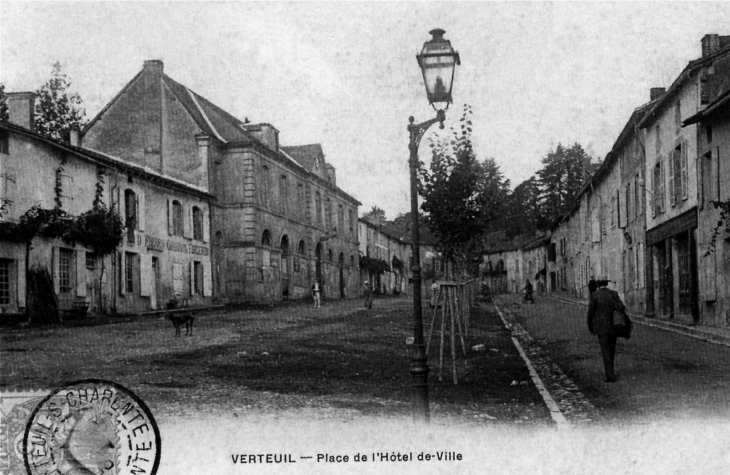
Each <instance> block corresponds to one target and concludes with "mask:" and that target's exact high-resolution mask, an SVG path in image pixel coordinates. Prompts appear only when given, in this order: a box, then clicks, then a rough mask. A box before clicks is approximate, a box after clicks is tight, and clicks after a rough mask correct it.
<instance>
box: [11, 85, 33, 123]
mask: <svg viewBox="0 0 730 475" xmlns="http://www.w3.org/2000/svg"><path fill="white" fill-rule="evenodd" d="M6 95H7V98H8V115H9V116H10V122H12V123H13V124H15V125H19V126H21V127H25V128H26V129H28V130H35V92H9V93H7V94H6Z"/></svg>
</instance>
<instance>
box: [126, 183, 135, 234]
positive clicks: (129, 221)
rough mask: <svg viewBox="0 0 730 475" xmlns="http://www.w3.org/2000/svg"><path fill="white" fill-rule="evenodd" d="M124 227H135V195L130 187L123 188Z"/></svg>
mask: <svg viewBox="0 0 730 475" xmlns="http://www.w3.org/2000/svg"><path fill="white" fill-rule="evenodd" d="M124 227H125V228H127V229H137V195H136V194H135V193H134V191H132V190H130V189H126V190H124Z"/></svg>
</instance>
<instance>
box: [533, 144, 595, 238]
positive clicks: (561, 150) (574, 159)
mask: <svg viewBox="0 0 730 475" xmlns="http://www.w3.org/2000/svg"><path fill="white" fill-rule="evenodd" d="M587 159H588V154H587V153H586V152H585V150H583V147H582V146H581V145H580V144H578V143H576V144H574V145H573V146H571V147H570V148H565V147H564V146H563V145H562V144H560V143H559V144H558V146H557V147H556V148H555V150H550V151H549V152H548V154H547V155H546V156H545V157H544V158H543V159H542V168H541V169H540V170H539V171H538V172H537V178H538V181H539V185H540V190H541V207H542V213H543V216H542V219H541V221H542V224H543V225H546V224H549V223H551V222H552V221H553V220H554V219H556V218H558V217H560V216H562V215H564V214H565V213H566V212H568V210H569V209H570V206H571V205H572V203H573V200H574V199H575V196H576V194H577V193H578V191H579V190H580V187H581V185H582V184H583V183H584V181H585V179H584V173H585V170H584V163H585V162H586V161H587Z"/></svg>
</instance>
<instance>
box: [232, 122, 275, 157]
mask: <svg viewBox="0 0 730 475" xmlns="http://www.w3.org/2000/svg"><path fill="white" fill-rule="evenodd" d="M241 127H243V129H244V130H245V131H246V132H248V133H249V134H251V135H253V136H254V137H256V138H257V139H258V140H259V141H260V142H262V143H263V144H264V145H266V146H267V147H269V148H270V149H271V150H273V151H274V152H278V151H279V131H278V130H276V128H275V127H274V126H273V125H271V124H245V125H244V124H241Z"/></svg>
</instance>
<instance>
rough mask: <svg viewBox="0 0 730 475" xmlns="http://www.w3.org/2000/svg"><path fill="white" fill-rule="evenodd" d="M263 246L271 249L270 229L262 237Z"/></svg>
mask: <svg viewBox="0 0 730 475" xmlns="http://www.w3.org/2000/svg"><path fill="white" fill-rule="evenodd" d="M261 244H262V245H263V246H268V247H271V232H269V230H268V229H266V230H264V234H263V235H262V236H261Z"/></svg>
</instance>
